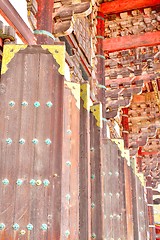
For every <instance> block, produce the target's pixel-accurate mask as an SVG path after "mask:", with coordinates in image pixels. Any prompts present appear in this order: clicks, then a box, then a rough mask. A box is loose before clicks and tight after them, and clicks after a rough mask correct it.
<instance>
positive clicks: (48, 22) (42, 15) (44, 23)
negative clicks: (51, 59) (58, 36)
mask: <svg viewBox="0 0 160 240" xmlns="http://www.w3.org/2000/svg"><path fill="white" fill-rule="evenodd" d="M37 2H38V13H37V29H38V30H45V31H47V32H49V33H52V31H53V20H52V14H53V5H54V0H48V1H47V3H46V0H37ZM53 42H54V41H53V39H51V38H50V37H49V36H47V35H38V36H37V43H38V44H52V43H53Z"/></svg>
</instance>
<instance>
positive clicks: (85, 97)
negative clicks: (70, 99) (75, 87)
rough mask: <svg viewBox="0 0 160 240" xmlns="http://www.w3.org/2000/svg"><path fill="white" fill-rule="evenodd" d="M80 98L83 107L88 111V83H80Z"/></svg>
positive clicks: (89, 100) (89, 102) (90, 103)
mask: <svg viewBox="0 0 160 240" xmlns="http://www.w3.org/2000/svg"><path fill="white" fill-rule="evenodd" d="M80 96H81V99H82V100H83V102H84V104H83V107H84V108H85V109H86V110H87V111H89V110H90V106H92V105H93V104H92V101H91V99H90V85H89V84H88V83H82V84H81V92H80Z"/></svg>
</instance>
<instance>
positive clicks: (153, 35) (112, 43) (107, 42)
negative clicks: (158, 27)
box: [103, 31, 160, 52]
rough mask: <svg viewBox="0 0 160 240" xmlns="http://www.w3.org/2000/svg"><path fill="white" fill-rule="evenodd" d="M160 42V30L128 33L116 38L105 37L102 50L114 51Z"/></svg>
mask: <svg viewBox="0 0 160 240" xmlns="http://www.w3.org/2000/svg"><path fill="white" fill-rule="evenodd" d="M159 44H160V31H156V32H147V33H144V34H139V35H129V36H124V37H117V38H105V39H104V41H103V50H104V51H107V52H116V51H120V50H126V49H133V48H137V47H147V46H155V45H159Z"/></svg>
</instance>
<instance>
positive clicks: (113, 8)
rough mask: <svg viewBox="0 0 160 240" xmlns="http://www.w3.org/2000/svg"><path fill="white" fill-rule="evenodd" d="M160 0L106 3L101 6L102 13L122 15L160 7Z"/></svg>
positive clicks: (116, 0) (117, 0) (126, 0)
mask: <svg viewBox="0 0 160 240" xmlns="http://www.w3.org/2000/svg"><path fill="white" fill-rule="evenodd" d="M159 4H160V2H159V0H138V1H130V0H115V1H113V2H105V3H102V4H101V7H100V11H101V12H103V13H104V14H111V13H120V12H125V11H130V10H133V9H140V8H147V7H152V6H156V5H159Z"/></svg>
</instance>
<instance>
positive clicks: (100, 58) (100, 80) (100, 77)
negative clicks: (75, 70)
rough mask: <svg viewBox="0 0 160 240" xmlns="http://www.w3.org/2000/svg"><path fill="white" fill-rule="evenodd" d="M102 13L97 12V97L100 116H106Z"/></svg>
mask: <svg viewBox="0 0 160 240" xmlns="http://www.w3.org/2000/svg"><path fill="white" fill-rule="evenodd" d="M104 21H105V19H104V14H103V13H101V12H98V13H97V36H96V38H97V52H96V57H97V72H96V78H97V86H98V88H97V99H98V101H100V102H101V103H102V116H103V117H104V118H105V116H106V106H105V103H106V98H105V56H104V52H103V40H104V31H105V26H104ZM105 125H106V123H105V122H104V121H103V136H105V132H106V130H105Z"/></svg>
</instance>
